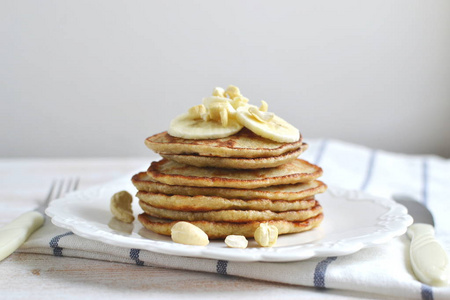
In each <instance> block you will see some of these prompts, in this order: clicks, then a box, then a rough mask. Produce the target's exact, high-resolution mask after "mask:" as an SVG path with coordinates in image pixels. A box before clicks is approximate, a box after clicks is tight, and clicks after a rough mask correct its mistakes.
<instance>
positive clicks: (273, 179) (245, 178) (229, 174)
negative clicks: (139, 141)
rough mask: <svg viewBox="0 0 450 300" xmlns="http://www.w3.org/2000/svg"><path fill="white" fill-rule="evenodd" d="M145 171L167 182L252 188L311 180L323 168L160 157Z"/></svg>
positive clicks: (304, 164) (299, 162)
mask: <svg viewBox="0 0 450 300" xmlns="http://www.w3.org/2000/svg"><path fill="white" fill-rule="evenodd" d="M147 174H148V176H149V177H150V178H151V179H152V180H154V181H158V182H161V183H165V184H169V185H184V186H198V187H228V188H247V189H254V188H259V187H267V186H272V185H283V184H293V183H299V182H307V181H311V180H314V179H316V178H318V177H319V176H321V175H322V169H321V168H320V167H318V166H316V165H313V164H311V163H309V162H307V161H306V160H302V159H296V160H294V161H292V162H290V163H287V164H284V165H281V166H278V167H275V168H269V169H261V170H259V169H258V170H238V169H220V168H198V167H194V166H189V165H186V164H180V163H177V162H174V161H170V160H167V159H162V160H160V161H157V162H152V164H151V165H150V167H149V168H148V170H147Z"/></svg>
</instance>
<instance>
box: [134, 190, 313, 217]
mask: <svg viewBox="0 0 450 300" xmlns="http://www.w3.org/2000/svg"><path fill="white" fill-rule="evenodd" d="M136 197H138V198H139V199H140V200H142V201H143V202H145V203H146V204H148V205H151V206H153V207H157V208H165V209H170V210H182V211H214V210H230V209H239V210H245V209H246V210H270V211H275V212H280V211H289V210H300V209H309V208H311V207H314V206H315V205H316V201H315V200H314V197H310V198H307V199H302V200H294V201H284V200H274V201H272V200H268V199H254V200H242V199H226V198H222V197H214V196H202V195H199V196H184V195H165V194H155V193H149V192H143V191H139V192H138V193H137V194H136Z"/></svg>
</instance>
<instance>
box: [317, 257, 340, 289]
mask: <svg viewBox="0 0 450 300" xmlns="http://www.w3.org/2000/svg"><path fill="white" fill-rule="evenodd" d="M336 259H337V257H336V256H330V257H327V258H325V259H324V260H322V261H320V262H319V263H318V264H317V266H316V269H315V270H314V286H315V287H316V288H321V289H324V288H326V286H325V274H326V272H327V268H328V265H329V264H331V263H332V262H333V261H335V260H336Z"/></svg>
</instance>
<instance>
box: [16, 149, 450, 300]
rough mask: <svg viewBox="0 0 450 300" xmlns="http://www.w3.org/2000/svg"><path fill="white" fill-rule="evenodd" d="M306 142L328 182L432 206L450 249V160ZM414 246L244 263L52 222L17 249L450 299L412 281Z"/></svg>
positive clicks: (400, 243) (449, 291) (446, 292)
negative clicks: (157, 248)
mask: <svg viewBox="0 0 450 300" xmlns="http://www.w3.org/2000/svg"><path fill="white" fill-rule="evenodd" d="M307 142H308V143H309V145H310V147H309V149H308V151H306V152H305V153H304V154H302V155H301V158H303V159H306V160H308V161H310V162H312V163H315V164H318V165H319V166H321V167H322V168H323V170H324V175H323V177H321V180H323V181H324V182H325V183H327V184H328V185H329V186H338V187H342V188H346V189H360V190H364V191H365V192H368V193H371V194H374V195H377V196H383V197H391V196H392V195H393V194H407V195H409V196H412V197H414V198H415V199H417V201H420V202H422V203H424V204H425V205H427V206H428V208H429V209H430V210H431V211H432V213H433V215H434V219H435V226H436V237H437V239H438V240H439V241H440V242H441V243H442V244H443V245H444V248H445V249H446V250H447V252H449V249H450V234H449V233H450V220H449V218H448V216H447V212H449V211H450V201H449V200H448V199H447V198H448V196H449V195H450V160H448V159H443V158H440V157H436V156H429V155H415V156H413V155H405V154H397V153H389V152H385V151H381V150H373V149H369V148H367V147H363V146H358V145H354V144H349V143H344V142H341V141H336V140H314V141H307ZM409 244H410V241H409V239H408V238H407V237H406V236H405V235H403V236H401V237H398V238H395V239H393V240H391V241H389V242H388V243H386V244H383V245H379V246H376V247H372V248H367V249H363V250H361V251H359V252H357V253H354V254H351V255H346V256H340V257H319V258H312V259H308V260H305V261H299V262H284V263H266V262H250V263H244V262H232V261H224V260H214V259H203V258H188V257H178V256H172V255H165V254H158V253H153V252H149V251H145V250H139V249H127V248H120V247H114V246H111V245H107V244H104V243H101V242H98V241H92V240H88V239H85V238H81V237H79V236H76V235H74V234H73V233H72V232H70V231H68V230H67V229H63V228H58V227H56V226H54V225H53V224H51V222H48V221H47V222H46V223H45V225H44V226H43V227H42V228H41V229H39V230H38V231H37V232H36V233H34V234H33V235H32V236H31V237H30V238H29V240H28V241H27V242H26V243H25V244H24V245H23V246H22V247H21V248H20V249H19V251H21V252H29V253H41V254H49V255H55V256H69V257H80V258H87V259H98V260H106V261H114V262H122V263H132V264H137V265H141V266H159V267H166V268H176V269H185V270H193V271H203V272H213V273H219V274H223V275H234V276H241V277H247V278H253V279H258V280H266V281H272V282H280V283H285V284H293V285H301V286H310V287H317V288H318V289H342V290H349V291H360V292H365V293H374V294H378V295H385V296H389V297H401V298H408V299H450V287H429V286H427V285H424V284H422V283H420V282H419V281H417V280H416V279H415V277H414V274H413V271H412V269H411V266H410V263H409V254H408V251H409Z"/></svg>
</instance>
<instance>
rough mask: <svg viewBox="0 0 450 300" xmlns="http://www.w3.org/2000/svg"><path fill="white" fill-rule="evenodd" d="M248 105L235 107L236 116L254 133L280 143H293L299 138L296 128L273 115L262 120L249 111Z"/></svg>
mask: <svg viewBox="0 0 450 300" xmlns="http://www.w3.org/2000/svg"><path fill="white" fill-rule="evenodd" d="M249 108H250V107H249V106H242V107H239V108H238V109H237V113H236V118H237V120H238V121H239V123H241V124H242V125H244V126H245V127H246V128H248V129H250V130H251V131H253V132H254V133H255V134H257V135H259V136H262V137H265V138H267V139H270V140H273V141H276V142H280V143H293V142H296V141H298V140H299V138H300V132H299V131H298V129H297V128H295V127H294V126H292V125H291V124H289V123H288V122H286V121H285V120H283V119H282V118H280V117H278V116H277V115H274V116H273V117H272V118H270V119H269V120H268V121H264V120H261V119H258V118H255V116H254V115H253V114H252V113H251V112H249Z"/></svg>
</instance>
